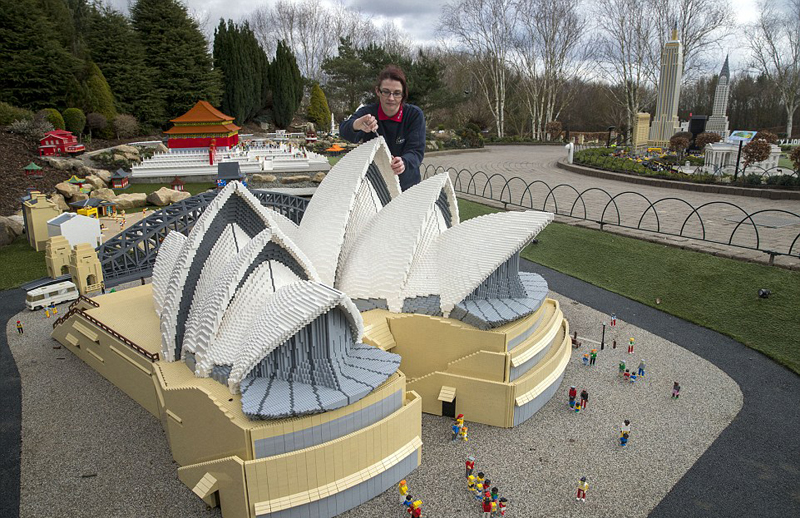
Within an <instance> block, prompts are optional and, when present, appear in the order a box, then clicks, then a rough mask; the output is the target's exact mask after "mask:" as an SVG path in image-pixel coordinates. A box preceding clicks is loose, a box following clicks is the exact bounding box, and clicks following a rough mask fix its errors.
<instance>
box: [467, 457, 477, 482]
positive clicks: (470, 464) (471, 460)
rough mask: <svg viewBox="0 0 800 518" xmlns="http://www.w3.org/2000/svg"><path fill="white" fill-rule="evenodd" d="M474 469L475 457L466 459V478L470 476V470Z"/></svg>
mask: <svg viewBox="0 0 800 518" xmlns="http://www.w3.org/2000/svg"><path fill="white" fill-rule="evenodd" d="M473 469H475V457H473V456H472V455H470V456H469V457H467V478H469V476H470V475H472V470H473Z"/></svg>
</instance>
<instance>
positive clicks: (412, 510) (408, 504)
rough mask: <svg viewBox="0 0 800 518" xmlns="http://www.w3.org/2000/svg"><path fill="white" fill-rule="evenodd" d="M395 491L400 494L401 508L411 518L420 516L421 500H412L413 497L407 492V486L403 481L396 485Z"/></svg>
mask: <svg viewBox="0 0 800 518" xmlns="http://www.w3.org/2000/svg"><path fill="white" fill-rule="evenodd" d="M397 490H398V491H399V492H400V505H402V506H403V508H404V509H405V510H406V512H407V513H408V514H409V515H411V517H412V518H419V517H420V516H422V500H414V497H413V496H412V495H411V493H409V492H408V484H407V483H406V481H405V479H403V480H401V481H400V483H399V484H397Z"/></svg>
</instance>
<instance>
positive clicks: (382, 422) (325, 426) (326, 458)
mask: <svg viewBox="0 0 800 518" xmlns="http://www.w3.org/2000/svg"><path fill="white" fill-rule="evenodd" d="M390 159H391V157H390V154H389V151H388V150H387V147H386V144H385V142H384V141H383V139H382V138H378V139H374V140H372V141H370V142H367V143H365V144H363V145H361V146H360V147H358V148H356V149H355V150H353V151H352V152H350V153H349V154H347V155H346V156H345V157H343V158H342V160H341V161H339V162H338V163H337V164H336V166H335V167H334V168H333V169H332V170H331V172H330V173H329V174H328V176H327V177H326V178H325V180H324V181H323V182H322V184H321V185H320V187H319V188H318V190H317V192H316V194H315V195H314V197H313V198H312V200H311V202H310V203H309V205H308V207H307V209H306V211H305V213H304V215H303V218H302V220H301V221H300V224H296V223H294V222H292V221H291V220H289V219H287V218H286V217H284V216H282V215H280V214H279V213H277V212H275V211H273V210H270V209H268V208H265V207H264V206H262V204H261V203H260V202H259V201H258V199H256V198H255V197H254V196H253V194H252V193H251V192H250V191H248V190H247V189H246V188H245V187H244V186H243V185H241V184H240V183H238V182H234V183H231V184H229V185H228V186H226V187H225V188H224V189H223V190H222V191H221V192H220V193H219V194H218V195H217V196H216V197H215V198H214V199H213V200H212V201H211V202H210V204H209V205H208V207H207V208H206V210H205V211H204V212H203V214H202V215H201V216H200V217H199V218H198V219H197V221H196V222H195V224H194V226H193V227H192V229H191V230H190V231H189V232H188V234H187V235H184V234H181V233H178V232H175V231H173V232H171V233H169V234H168V235H167V237H166V238H165V239H164V242H163V243H162V244H161V247H160V249H159V252H158V256H157V259H156V263H155V266H154V268H153V274H152V283H151V284H146V285H143V286H137V287H134V288H129V289H125V290H122V291H119V292H116V293H109V294H105V295H101V296H97V297H94V298H92V299H87V298H85V297H83V298H81V299H79V301H78V302H77V303H76V304H75V305H73V307H72V308H71V310H70V311H69V312H68V313H67V314H66V315H65V316H64V317H62V318H61V319H60V320H59V321H58V322H57V324H56V326H55V329H54V331H53V337H54V338H56V339H57V340H58V341H59V342H61V343H62V344H63V345H65V346H66V347H67V348H69V349H70V350H71V351H72V352H73V353H74V354H76V355H77V356H78V357H80V358H81V359H83V360H84V361H85V362H86V363H87V364H88V365H90V366H91V367H93V368H94V369H95V370H97V371H98V372H99V373H100V374H102V375H103V376H105V377H106V378H108V379H109V380H110V381H111V382H113V383H114V384H115V385H116V386H117V387H119V388H120V389H122V390H123V391H125V393H127V394H128V395H129V396H130V397H132V398H133V399H134V400H136V401H137V402H138V403H139V404H141V405H142V406H143V407H144V408H146V409H147V410H148V411H149V412H150V413H152V414H153V415H154V416H156V417H158V418H159V419H160V420H161V423H162V426H163V428H164V431H165V433H166V435H167V438H168V440H169V444H170V447H171V449H172V454H173V457H174V459H175V461H176V462H177V463H178V465H179V466H180V467H179V468H178V477H179V478H180V480H181V481H182V482H183V483H184V484H186V485H187V486H188V487H189V488H191V489H192V491H193V492H194V493H195V494H197V496H198V497H200V498H202V499H203V500H204V501H205V502H206V503H208V504H209V505H212V506H217V505H219V506H220V507H221V508H222V512H223V515H224V516H225V517H226V518H231V517H250V518H252V517H267V516H268V517H282V516H335V515H337V514H340V513H342V512H344V511H346V510H348V509H350V508H352V507H355V506H357V505H359V504H361V503H363V502H365V501H367V500H369V499H371V498H373V497H374V496H376V495H377V494H380V493H381V492H383V491H385V490H386V489H388V488H389V487H391V486H393V485H394V484H396V483H397V482H398V481H399V480H401V479H402V478H404V477H405V475H407V474H408V473H409V472H411V471H412V470H414V469H415V468H416V467H417V466H418V465H419V463H420V460H421V448H422V441H421V438H420V437H421V413H422V412H428V413H431V414H437V415H450V416H453V415H455V414H457V413H464V414H467V415H469V416H470V419H471V420H473V421H477V422H482V423H485V424H489V425H493V426H501V427H514V426H516V425H518V424H520V423H522V422H523V421H525V420H526V419H528V418H530V417H531V416H532V415H533V414H534V413H535V412H536V411H537V410H538V409H539V408H541V407H542V405H544V403H546V402H547V401H548V400H549V398H550V397H551V396H552V395H553V393H554V391H555V390H556V389H557V388H558V386H559V384H560V382H561V379H562V377H563V373H564V370H565V368H566V365H567V361H568V359H569V353H570V345H569V329H568V324H567V322H566V320H565V319H564V317H563V314H562V312H561V310H560V309H559V305H558V303H557V302H556V301H554V300H552V299H549V298H547V284H546V283H545V281H544V280H543V279H542V278H541V277H540V276H538V275H536V274H530V273H524V272H523V273H521V272H519V252H520V250H521V249H522V248H523V247H524V246H525V245H526V244H527V243H529V242H530V241H531V240H532V239H533V238H534V237H535V236H536V234H537V233H538V232H539V231H540V230H541V229H542V228H544V227H545V226H546V225H547V224H548V223H549V222H550V221H551V220H552V217H553V216H552V214H549V213H543V212H533V211H530V212H511V213H498V214H490V215H486V216H482V217H478V218H475V219H471V220H469V221H466V222H460V221H459V215H458V206H457V204H456V198H455V194H454V191H453V187H452V185H451V183H450V179H449V177H448V176H447V175H446V174H441V175H437V176H434V177H432V178H429V179H427V180H425V181H423V182H422V183H420V184H419V185H417V186H415V187H413V188H411V189H409V190H407V191H405V192H402V193H401V191H400V186H399V183H398V180H397V177H396V176H395V175H394V174H393V173H392V170H391V167H390V166H389V164H390Z"/></svg>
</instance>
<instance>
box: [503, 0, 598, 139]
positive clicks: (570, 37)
mask: <svg viewBox="0 0 800 518" xmlns="http://www.w3.org/2000/svg"><path fill="white" fill-rule="evenodd" d="M579 8H580V2H579V1H578V0H532V1H525V0H521V1H520V2H518V4H517V17H518V19H519V22H520V23H519V26H520V31H519V33H518V34H517V35H516V38H515V48H516V50H517V56H516V57H517V58H518V59H517V65H518V68H519V69H520V72H521V74H522V76H523V77H524V78H525V79H524V81H523V85H524V87H525V92H526V97H527V101H526V104H527V106H528V110H529V115H530V119H531V126H532V128H531V132H532V136H533V137H534V138H542V136H543V134H544V132H545V124H547V123H548V122H550V121H554V120H556V119H558V117H559V115H560V113H561V110H562V109H563V108H564V106H566V105H567V104H569V102H570V101H571V100H572V98H573V97H574V95H575V92H576V90H575V89H574V88H569V85H572V84H575V81H574V80H575V79H581V78H583V77H585V76H586V75H588V74H589V73H590V71H591V69H592V66H591V64H590V62H589V61H588V60H587V57H588V56H587V55H586V50H585V49H586V47H582V46H581V45H580V44H581V41H582V39H583V36H584V33H585V31H586V28H587V23H586V20H585V19H584V18H583V16H581V14H580V9H579Z"/></svg>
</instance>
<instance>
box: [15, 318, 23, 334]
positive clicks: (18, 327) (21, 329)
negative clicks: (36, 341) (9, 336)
mask: <svg viewBox="0 0 800 518" xmlns="http://www.w3.org/2000/svg"><path fill="white" fill-rule="evenodd" d="M24 333H25V330H24V329H23V328H22V322H20V321H19V320H17V334H20V335H21V334H24Z"/></svg>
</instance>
